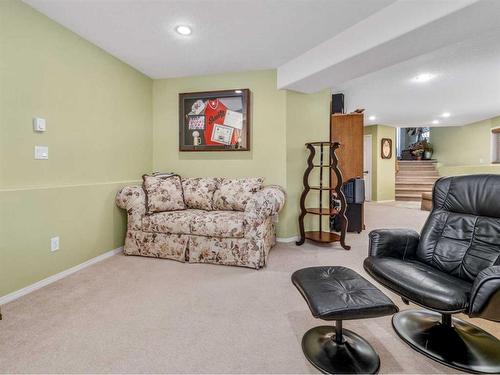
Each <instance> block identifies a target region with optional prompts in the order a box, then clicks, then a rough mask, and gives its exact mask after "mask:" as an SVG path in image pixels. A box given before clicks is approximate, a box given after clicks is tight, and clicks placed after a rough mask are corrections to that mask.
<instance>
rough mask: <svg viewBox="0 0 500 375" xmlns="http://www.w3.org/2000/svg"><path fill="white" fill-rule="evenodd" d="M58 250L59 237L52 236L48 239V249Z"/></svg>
mask: <svg viewBox="0 0 500 375" xmlns="http://www.w3.org/2000/svg"><path fill="white" fill-rule="evenodd" d="M57 250H59V237H52V238H51V239H50V251H57Z"/></svg>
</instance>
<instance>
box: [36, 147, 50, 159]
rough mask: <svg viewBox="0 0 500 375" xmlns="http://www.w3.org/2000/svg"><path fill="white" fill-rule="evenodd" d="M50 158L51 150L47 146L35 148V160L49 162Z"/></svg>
mask: <svg viewBox="0 0 500 375" xmlns="http://www.w3.org/2000/svg"><path fill="white" fill-rule="evenodd" d="M48 158H49V148H48V147H47V146H35V159H36V160H47V159H48Z"/></svg>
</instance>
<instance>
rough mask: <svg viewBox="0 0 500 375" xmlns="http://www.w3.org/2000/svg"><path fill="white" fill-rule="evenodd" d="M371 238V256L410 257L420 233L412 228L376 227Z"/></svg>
mask: <svg viewBox="0 0 500 375" xmlns="http://www.w3.org/2000/svg"><path fill="white" fill-rule="evenodd" d="M369 238H370V244H369V249H368V255H369V256H373V257H393V258H400V259H408V258H413V256H414V254H415V252H416V250H417V247H418V243H419V240H420V235H419V234H418V233H417V232H416V231H414V230H411V229H376V230H372V231H371V232H370V234H369Z"/></svg>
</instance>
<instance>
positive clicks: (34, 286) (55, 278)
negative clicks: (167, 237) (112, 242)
mask: <svg viewBox="0 0 500 375" xmlns="http://www.w3.org/2000/svg"><path fill="white" fill-rule="evenodd" d="M122 251H123V246H120V247H118V248H116V249H114V250H110V251H107V252H105V253H104V254H101V255H99V256H96V257H95V258H92V259H89V260H87V261H86V262H83V263H80V264H78V265H76V266H74V267H71V268H68V269H67V270H64V271H62V272H59V273H56V274H55V275H52V276H49V277H47V278H45V279H43V280H40V281H37V282H36V283H34V284H31V285H28V286H27V287H24V288H22V289H19V290H16V291H15V292H12V293H9V294H6V295H5V296H2V297H0V305H4V304H6V303H8V302H12V301H14V300H16V299H18V298H20V297H22V296H25V295H26V294H29V293H31V292H34V291H35V290H38V289H40V288H43V287H44V286H47V285H49V284H52V283H54V282H56V281H58V280H61V279H63V278H65V277H67V276H69V275H71V274H73V273H75V272H78V271H80V270H83V269H84V268H87V267H89V266H91V265H93V264H96V263H99V262H101V261H103V260H104V259H108V258H110V257H112V256H113V255H116V254H119V253H121V252H122Z"/></svg>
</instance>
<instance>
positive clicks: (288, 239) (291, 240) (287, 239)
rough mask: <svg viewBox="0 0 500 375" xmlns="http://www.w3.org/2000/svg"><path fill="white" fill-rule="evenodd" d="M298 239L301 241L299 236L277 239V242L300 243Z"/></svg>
mask: <svg viewBox="0 0 500 375" xmlns="http://www.w3.org/2000/svg"><path fill="white" fill-rule="evenodd" d="M298 239H299V237H298V236H293V237H276V242H281V243H289V242H294V241H298Z"/></svg>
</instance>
